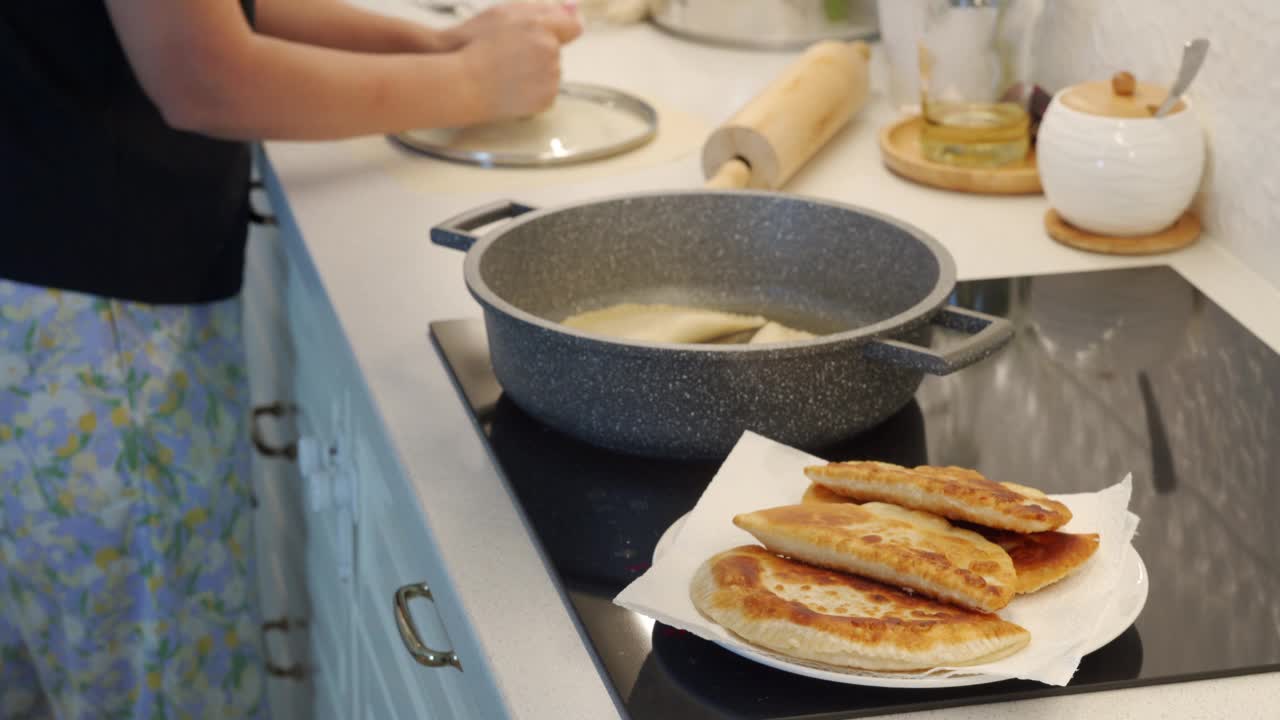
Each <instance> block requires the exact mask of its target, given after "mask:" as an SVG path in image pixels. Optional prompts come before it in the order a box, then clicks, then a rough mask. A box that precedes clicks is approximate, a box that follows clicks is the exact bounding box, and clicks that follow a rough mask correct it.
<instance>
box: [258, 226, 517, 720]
mask: <svg viewBox="0 0 1280 720" xmlns="http://www.w3.org/2000/svg"><path fill="white" fill-rule="evenodd" d="M280 227H281V230H280V231H279V234H278V235H277V236H276V237H275V238H274V239H275V240H276V245H275V246H274V251H275V252H276V253H278V255H277V256H276V259H275V260H274V261H278V262H279V263H280V264H281V265H282V267H283V273H282V275H280V276H276V275H271V276H272V277H277V279H278V280H280V284H279V285H278V286H277V290H278V292H277V294H278V295H279V296H280V297H281V301H282V305H283V307H282V308H281V312H279V313H278V314H275V315H271V313H273V312H275V311H273V310H268V309H267V308H266V307H265V306H266V305H268V304H269V303H266V302H264V301H261V300H255V304H257V305H260V306H262V307H259V308H257V311H258V312H260V313H265V314H267V315H271V316H272V317H275V318H277V319H279V320H280V321H281V322H282V323H283V325H284V329H283V333H282V334H281V335H280V337H279V338H277V343H278V344H283V345H284V346H285V347H283V348H277V349H275V350H272V349H270V348H266V347H258V348H256V350H251V352H255V351H256V352H257V353H262V354H265V355H271V356H273V357H276V358H279V359H281V360H286V361H287V365H288V368H287V378H286V381H285V382H284V383H283V387H280V388H277V392H276V395H275V397H273V398H271V400H272V401H273V402H280V403H282V404H287V405H288V406H289V407H290V408H291V409H292V411H293V412H292V413H291V414H290V415H289V416H288V417H287V418H286V420H287V425H288V430H290V431H292V432H294V433H296V461H294V462H286V461H282V460H280V459H278V458H277V459H276V460H271V461H263V460H260V461H259V462H258V464H259V465H264V466H271V467H273V468H274V467H275V465H283V466H285V470H284V471H281V470H277V472H278V473H279V474H282V475H290V474H291V477H288V478H287V479H285V480H284V481H282V482H281V481H279V478H276V477H270V478H268V477H265V476H264V477H262V478H261V483H260V484H261V485H263V486H265V485H268V484H270V483H273V482H274V483H276V485H275V487H273V488H270V489H269V490H267V491H265V492H263V493H262V495H263V497H262V498H261V500H260V502H261V505H260V508H259V510H260V511H265V512H261V513H260V522H259V526H258V527H259V529H260V531H261V534H260V539H261V542H260V546H261V551H262V553H263V555H262V557H264V558H265V556H272V557H271V558H267V559H266V564H267V566H269V567H271V568H274V569H273V570H270V571H264V572H260V573H259V575H260V576H262V587H261V588H260V595H261V596H262V597H263V599H264V614H265V613H277V614H278V615H280V616H285V617H290V618H294V619H296V620H301V621H302V622H293V623H292V624H291V625H290V628H289V631H288V632H287V633H280V634H279V635H284V636H293V635H296V634H300V635H301V637H300V638H299V639H298V640H297V641H296V642H295V641H294V640H292V639H291V640H290V641H289V643H290V647H289V649H288V653H290V654H292V653H295V652H306V653H307V654H306V656H290V657H287V658H276V657H275V656H273V658H272V659H273V661H274V662H276V664H283V663H285V662H287V663H290V665H289V667H290V668H293V667H298V666H301V667H303V668H305V670H306V674H305V677H303V678H299V677H290V678H279V677H273V678H272V679H271V680H270V681H269V683H271V684H272V685H271V687H270V690H271V694H272V698H273V711H275V715H276V716H277V717H315V718H322V719H329V718H333V719H335V720H336V719H338V718H341V719H343V720H346V719H347V718H360V719H364V718H378V719H379V720H381V719H383V718H386V719H387V720H401V719H408V718H415V719H418V718H426V719H429V720H452V719H453V718H472V717H484V718H488V717H496V716H499V715H501V714H502V706H501V701H500V700H498V699H497V698H498V694H497V693H496V688H495V686H494V684H493V682H492V680H491V679H490V677H489V676H488V675H487V674H486V668H484V667H483V666H484V665H485V663H484V662H482V661H476V660H475V659H473V661H472V662H468V658H466V657H465V656H464V657H461V658H455V657H454V656H452V655H451V653H452V648H453V647H454V644H453V640H452V639H451V638H450V634H451V633H450V629H449V628H448V627H446V624H445V622H444V621H443V619H442V616H441V614H440V612H439V611H438V609H437V607H436V605H435V603H434V601H433V600H432V599H431V596H430V591H426V590H425V589H426V588H433V589H434V590H437V591H438V590H440V589H441V587H440V586H433V583H436V582H442V581H443V580H442V579H443V578H445V577H446V575H445V573H444V572H443V570H442V569H441V566H440V564H439V560H438V557H437V556H436V555H435V553H434V551H433V549H432V548H433V547H434V543H433V541H432V539H431V537H430V533H429V531H428V528H427V526H426V525H425V522H424V519H423V516H422V513H421V510H420V508H419V505H418V502H419V500H418V498H417V496H416V494H415V493H414V492H413V491H412V489H411V487H410V483H409V481H408V479H407V477H406V476H405V475H404V472H403V470H402V468H401V466H400V463H399V461H398V460H397V458H396V454H395V450H394V448H393V447H392V446H391V444H390V442H389V440H388V437H387V434H386V433H385V431H384V429H383V428H382V425H381V420H380V419H379V417H378V414H377V412H376V411H375V409H374V404H373V401H372V398H371V396H370V395H369V391H368V389H367V386H366V385H365V382H364V379H363V377H362V375H361V373H360V372H359V369H358V367H357V365H356V363H355V360H354V356H353V355H352V353H351V351H350V348H349V346H348V344H347V341H346V338H345V336H344V334H343V332H342V330H341V325H340V323H339V322H338V319H337V317H336V315H335V314H334V312H333V309H332V306H331V305H330V303H329V301H328V299H327V297H326V295H325V293H324V289H323V286H322V284H321V283H320V281H319V278H318V277H317V276H316V274H315V272H314V270H313V268H312V265H311V262H310V259H309V258H308V257H307V256H306V254H305V246H304V245H303V243H302V242H301V240H300V238H299V237H298V236H297V234H296V230H294V229H293V228H291V225H290V222H289V218H288V217H287V216H282V217H280ZM269 260H270V258H269ZM274 261H272V262H274ZM250 262H251V263H252V262H260V259H259V255H258V254H251V259H250ZM268 264H270V263H268ZM255 271H260V269H257V268H255V270H254V271H251V272H250V275H254V272H255ZM267 274H269V275H270V273H267ZM250 292H251V288H250V287H249V286H248V285H247V286H246V293H247V294H248V293H250ZM253 292H257V293H258V294H266V295H270V293H269V292H265V291H262V290H255V291H253ZM246 297H247V298H248V295H247V296H246ZM255 297H256V296H255ZM246 312H248V311H246ZM280 338H283V339H282V340H281V339H280ZM267 340H268V338H267V336H265V335H264V336H263V344H264V345H265V344H266V343H267ZM259 362H265V361H259ZM273 377H274V376H273ZM276 432H278V433H281V434H283V433H285V432H286V430H282V429H277V430H276ZM268 496H270V500H268V499H267V498H268ZM276 496H279V497H276ZM445 590H446V591H449V589H448V588H445ZM398 591H399V592H398ZM397 599H398V602H397ZM300 628H301V629H300ZM462 631H465V628H464V629H462ZM462 631H459V632H462ZM267 635H268V641H269V643H270V645H269V647H270V649H271V650H272V651H273V652H274V651H275V650H276V646H277V645H280V644H281V640H282V638H280V637H273V636H272V633H271V631H270V630H268V632H267ZM415 642H417V643H420V646H418V647H421V648H429V649H434V650H437V651H440V652H439V654H438V655H437V656H432V655H430V654H425V655H424V654H421V653H420V654H419V655H418V656H417V657H415V656H414V655H413V654H411V652H410V650H409V646H410V645H411V644H413V643H415ZM284 654H285V652H284V651H282V652H281V655H284ZM450 658H453V659H454V662H452V663H451V662H448V659H450ZM433 659H441V662H440V663H439V664H438V665H434V666H433V665H430V664H424V662H423V661H424V660H426V661H431V660H433ZM282 683H283V685H282ZM299 693H301V694H303V695H305V697H303V698H299V697H298V695H299ZM276 703H278V704H279V706H280V708H281V710H276V708H277V704H276Z"/></svg>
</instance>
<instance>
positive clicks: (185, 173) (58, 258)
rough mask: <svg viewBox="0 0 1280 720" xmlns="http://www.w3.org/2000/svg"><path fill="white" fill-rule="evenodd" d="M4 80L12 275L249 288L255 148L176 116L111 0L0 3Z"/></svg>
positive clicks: (173, 287)
mask: <svg viewBox="0 0 1280 720" xmlns="http://www.w3.org/2000/svg"><path fill="white" fill-rule="evenodd" d="M242 5H243V6H244V8H245V13H246V15H247V16H249V17H250V18H252V14H253V2H252V0H242ZM0 87H2V88H4V93H5V96H6V99H5V102H4V110H3V112H0V217H3V218H4V229H3V230H2V231H0V277H3V278H8V279H10V280H15V281H19V282H25V283H31V284H35V285H43V286H48V287H57V288H62V289H67V290H77V291H80V292H87V293H92V294H96V295H103V296H107V297H113V298H118V299H123V300H136V301H141V302H149V303H196V302H206V301H212V300H220V299H223V298H227V297H230V296H233V295H235V294H236V293H238V292H239V290H240V284H241V279H242V275H243V269H244V268H243V266H244V246H245V235H246V230H247V219H248V182H249V166H250V155H249V147H248V146H247V145H246V144H244V143H239V142H228V141H223V140H215V139H211V138H207V137H204V136H201V135H197V134H194V133H189V132H182V131H179V130H175V129H173V128H171V127H169V126H168V125H166V124H165V121H164V118H163V117H162V116H161V114H160V111H159V109H158V108H156V106H155V105H154V104H153V103H152V102H151V100H150V99H149V98H148V97H147V96H146V94H145V93H144V92H143V90H142V87H141V86H140V85H139V84H138V80H137V78H136V77H135V76H134V73H133V70H132V68H131V67H130V66H129V63H128V61H127V59H126V57H125V54H124V50H123V48H122V47H121V46H120V43H119V41H118V40H117V39H116V35H115V32H114V29H113V28H112V25H111V22H110V20H109V18H108V16H107V11H106V6H105V4H104V3H103V2H101V0H93V1H91V2H84V1H77V0H43V1H42V2H6V3H3V4H2V5H0Z"/></svg>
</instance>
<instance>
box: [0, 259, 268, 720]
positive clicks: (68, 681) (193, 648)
mask: <svg viewBox="0 0 1280 720" xmlns="http://www.w3.org/2000/svg"><path fill="white" fill-rule="evenodd" d="M247 402H248V386H247V379H246V376H245V371H244V362H243V351H242V346H241V337H240V305H239V301H238V300H228V301H223V302H218V303H210V304H204V305H194V306H154V305H145V304H140V303H130V302H120V301H114V300H108V299H103V298H99V297H94V296H91V295H84V294H78V293H70V292H59V291H56V290H48V289H45V288H38V287H33V286H29V285H23V284H19V283H13V282H9V281H5V280H0V717H3V718H11V717H48V716H55V717H59V718H89V717H92V718H187V717H190V718H259V717H265V714H266V711H265V702H264V695H265V693H264V685H263V682H264V677H263V670H262V659H261V647H260V642H259V637H260V636H259V633H258V628H257V624H256V612H255V600H256V598H255V596H254V582H253V577H254V576H253V565H252V562H251V553H252V550H253V517H252V504H251V495H252V491H251V487H250V478H249V475H248V462H249V458H248V447H247V433H246V428H245V423H246V418H247V414H248V412H247V411H248V408H247Z"/></svg>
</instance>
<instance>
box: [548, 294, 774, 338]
mask: <svg viewBox="0 0 1280 720" xmlns="http://www.w3.org/2000/svg"><path fill="white" fill-rule="evenodd" d="M766 322H768V321H767V320H765V319H764V318H763V317H760V316H759V315H737V314H734V313H726V312H718V311H715V310H700V309H698V308H690V307H679V306H675V305H639V304H636V303H623V304H621V305H611V306H609V307H606V308H601V309H599V310H589V311H587V312H584V313H578V314H577V315H571V316H569V317H567V318H565V319H564V321H563V323H562V324H564V325H567V326H569V327H571V328H574V329H575V330H585V331H586V332H591V333H597V334H600V335H607V336H609V337H615V338H621V339H624V340H639V341H643V342H654V343H705V342H711V341H713V340H716V339H717V338H723V337H725V336H728V335H733V334H734V333H739V332H742V331H744V330H754V329H756V328H759V327H761V326H763V325H764V324H765V323H766Z"/></svg>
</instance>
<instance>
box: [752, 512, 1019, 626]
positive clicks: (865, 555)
mask: <svg viewBox="0 0 1280 720" xmlns="http://www.w3.org/2000/svg"><path fill="white" fill-rule="evenodd" d="M733 524H734V525H737V526H738V527H740V528H742V529H743V530H746V531H747V532H749V533H751V534H752V535H754V536H755V537H756V539H757V540H759V541H760V542H761V543H763V544H764V546H765V547H766V548H768V549H769V550H770V551H771V552H775V553H778V554H779V555H785V556H786V557H789V558H792V559H794V560H799V561H801V562H805V563H808V564H810V565H818V566H821V567H825V568H831V569H833V570H839V571H842V572H847V573H852V574H855V575H861V576H863V577H867V578H870V579H872V580H878V581H880V582H882V583H885V584H888V585H893V586H894V587H901V588H910V589H911V590H914V591H916V592H918V593H921V594H923V595H927V596H929V597H931V598H934V599H936V600H941V601H943V602H950V603H954V604H956V605H959V606H961V607H964V608H968V609H970V610H977V611H980V612H995V611H996V610H999V609H1000V608H1002V607H1004V606H1005V605H1008V604H1009V601H1010V600H1012V599H1013V596H1014V594H1015V592H1016V589H1017V575H1016V574H1015V573H1014V570H1013V561H1012V560H1010V559H1009V555H1008V553H1006V552H1005V551H1004V550H1003V549H1001V548H1000V546H998V545H996V544H994V543H992V542H990V541H988V540H987V539H986V538H984V537H982V536H981V535H979V534H977V533H975V532H973V531H971V530H964V529H961V528H957V527H954V526H953V525H951V523H949V522H947V521H946V520H944V519H942V518H940V517H938V516H937V515H932V514H930V513H925V512H920V511H917V510H907V509H905V508H901V507H898V506H897V505H889V504H887V503H875V502H873V503H866V504H865V505H855V504H852V503H844V504H839V503H837V504H800V505H784V506H782V507H776V508H769V509H767V510H758V511H756V512H752V513H743V514H741V515H737V516H735V517H734V518H733Z"/></svg>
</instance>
